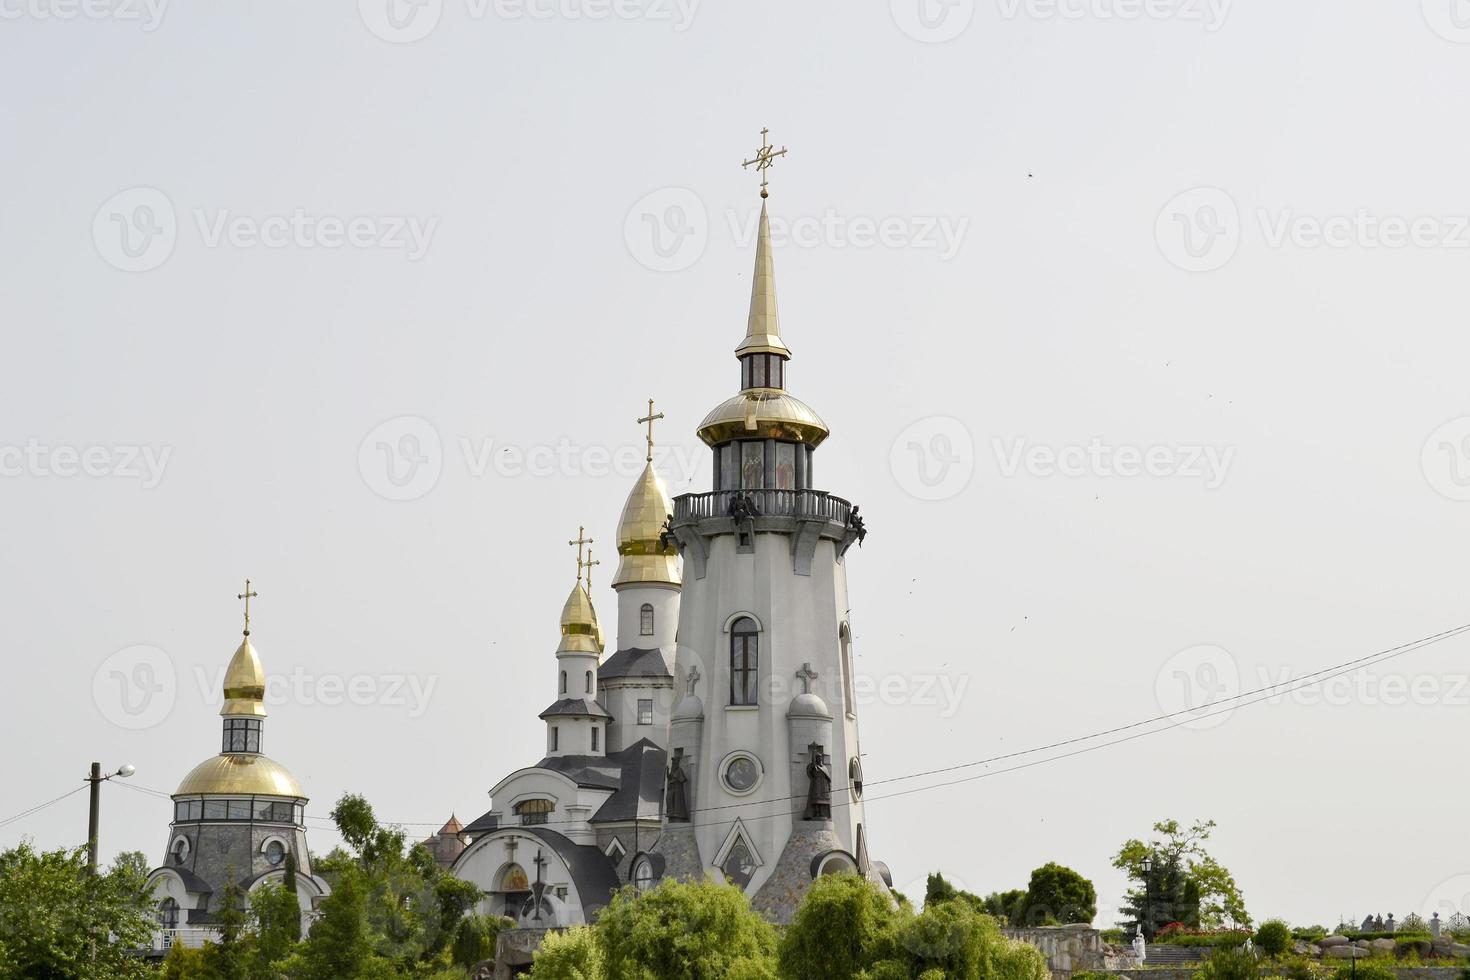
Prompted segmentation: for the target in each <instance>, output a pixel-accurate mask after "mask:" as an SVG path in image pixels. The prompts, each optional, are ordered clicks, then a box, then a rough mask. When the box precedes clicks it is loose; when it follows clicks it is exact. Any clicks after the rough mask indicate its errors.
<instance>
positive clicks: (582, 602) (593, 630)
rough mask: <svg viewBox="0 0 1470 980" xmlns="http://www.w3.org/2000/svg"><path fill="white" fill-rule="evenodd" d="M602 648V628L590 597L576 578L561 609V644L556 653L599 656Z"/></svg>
mask: <svg viewBox="0 0 1470 980" xmlns="http://www.w3.org/2000/svg"><path fill="white" fill-rule="evenodd" d="M602 647H603V643H602V627H601V626H599V625H598V623H597V611H596V610H594V609H593V608H592V596H590V595H589V594H588V593H587V589H586V587H585V586H584V585H583V584H582V580H581V578H578V579H577V584H576V585H574V586H572V594H571V595H569V596H567V601H566V603H565V605H563V606H562V607H561V643H560V645H558V646H557V648H556V652H557V653H592V654H600V653H602Z"/></svg>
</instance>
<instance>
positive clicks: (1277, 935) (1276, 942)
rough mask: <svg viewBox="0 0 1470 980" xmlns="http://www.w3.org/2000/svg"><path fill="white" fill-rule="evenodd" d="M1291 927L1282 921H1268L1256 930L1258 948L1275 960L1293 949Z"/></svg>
mask: <svg viewBox="0 0 1470 980" xmlns="http://www.w3.org/2000/svg"><path fill="white" fill-rule="evenodd" d="M1291 943H1292V938H1291V926H1289V925H1287V924H1286V923H1285V922H1282V921H1281V920H1280V919H1267V920H1266V921H1265V922H1262V923H1261V927H1260V928H1259V929H1257V930H1256V946H1257V947H1258V948H1259V949H1260V950H1261V952H1263V953H1265V954H1266V955H1267V956H1269V957H1271V959H1272V960H1275V959H1276V958H1277V957H1278V956H1280V955H1281V954H1282V953H1284V952H1286V951H1287V950H1288V949H1290V948H1291Z"/></svg>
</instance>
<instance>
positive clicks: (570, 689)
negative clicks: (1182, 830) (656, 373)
mask: <svg viewBox="0 0 1470 980" xmlns="http://www.w3.org/2000/svg"><path fill="white" fill-rule="evenodd" d="M762 136H763V137H764V136H765V134H764V133H763V134H762ZM762 142H763V145H762V147H761V149H760V151H759V152H758V154H757V156H756V158H755V159H754V160H751V161H747V166H748V165H750V164H755V165H756V167H757V170H759V171H765V170H767V169H769V167H770V165H771V163H772V162H773V160H774V158H775V157H778V156H781V155H782V154H784V153H785V148H784V147H783V148H782V149H781V150H779V151H777V150H773V148H772V147H771V146H770V144H769V142H767V141H766V140H765V139H764V138H763V141H762ZM761 176H762V183H761V198H762V204H761V213H760V222H759V226H758V237H757V242H756V254H755V274H754V276H753V279H752V284H751V297H750V310H749V315H748V318H747V321H746V329H745V335H744V337H743V339H741V340H740V342H739V344H738V346H737V347H736V348H735V358H736V361H737V363H738V365H739V388H738V391H737V393H736V394H734V395H733V396H731V397H729V398H727V399H725V400H724V401H721V402H720V403H719V404H718V405H716V406H715V407H714V408H713V409H712V410H711V411H710V412H709V414H708V415H706V416H705V418H704V420H703V421H702V422H700V424H699V427H698V430H697V431H698V435H699V437H700V439H701V440H702V441H703V442H704V443H705V444H706V445H707V446H708V447H709V448H710V451H711V453H712V454H713V464H714V465H713V486H712V487H711V488H710V490H709V491H708V492H704V493H690V494H684V495H681V496H680V497H678V498H677V499H674V500H670V499H669V496H668V493H667V491H666V490H665V489H664V486H663V483H662V482H661V480H660V479H659V476H658V474H657V473H656V472H655V470H654V467H653V435H652V426H653V422H654V420H656V419H660V418H662V417H663V416H662V414H661V413H660V414H655V413H654V412H653V403H652V402H651V401H650V403H649V412H648V415H647V416H646V417H644V418H641V419H639V420H638V421H639V423H640V424H642V423H646V424H647V425H648V426H649V432H648V437H647V439H648V447H649V449H648V456H647V459H648V462H647V466H646V467H645V468H644V470H643V473H642V475H641V476H640V477H639V478H638V481H637V482H636V484H635V485H634V486H633V488H632V491H631V492H630V494H629V496H628V499H627V503H626V504H625V506H624V507H623V511H622V516H621V518H620V520H619V522H618V528H617V552H618V567H617V573H616V575H615V576H614V577H613V580H612V587H613V589H614V591H615V592H616V594H617V603H618V607H617V627H616V630H615V631H614V632H613V636H614V643H615V645H614V648H613V650H612V651H611V653H610V654H609V653H608V650H607V643H606V640H605V636H604V633H603V630H602V627H601V625H600V623H599V621H598V617H597V612H596V610H595V609H594V608H593V604H592V591H591V573H592V569H593V566H594V565H596V564H597V562H594V561H593V560H592V558H591V551H590V547H589V546H590V543H591V539H589V538H588V537H587V535H586V532H585V529H583V530H582V531H581V532H579V534H578V536H577V538H576V539H575V540H573V541H570V542H568V543H569V544H570V545H573V546H575V547H576V548H577V576H576V581H575V583H574V584H573V586H572V589H571V592H570V594H569V595H568V596H567V599H566V602H565V604H564V605H563V606H562V612H561V620H560V624H559V637H558V642H557V645H556V648H555V652H554V655H553V656H552V657H550V658H548V660H547V663H546V667H547V671H546V676H547V681H548V684H547V694H548V701H549V703H548V704H547V706H546V707H545V708H544V709H543V710H542V711H541V713H540V718H541V720H542V721H543V722H544V723H545V729H546V743H545V744H546V749H545V755H544V756H543V757H542V758H541V759H540V760H538V761H536V762H535V763H533V764H531V765H528V766H526V767H524V768H520V769H516V770H514V771H512V772H510V773H508V774H507V775H505V776H504V777H503V778H502V779H500V781H499V782H497V783H496V784H495V785H494V786H492V787H490V791H489V792H490V797H491V802H492V806H491V808H490V810H489V811H488V812H486V813H484V814H483V815H482V816H480V817H478V818H477V819H475V820H473V821H471V822H470V823H469V824H468V825H467V826H464V827H463V829H462V830H461V831H460V838H461V840H463V841H464V842H465V845H466V846H465V847H464V850H463V851H462V852H461V853H460V854H459V856H458V857H457V858H456V859H455V860H454V863H453V865H452V869H453V873H454V874H455V875H457V876H458V877H460V878H463V879H465V880H467V881H472V882H474V883H475V884H477V885H479V887H480V889H481V891H482V893H483V894H484V895H485V898H484V900H483V902H482V903H481V907H480V910H481V911H482V912H488V913H493V914H498V915H506V916H510V917H511V918H513V919H515V920H516V921H517V922H518V924H519V925H520V926H521V927H523V928H525V929H533V930H534V929H545V928H559V927H565V926H570V925H576V924H579V923H584V922H589V921H592V920H593V919H594V918H595V917H596V914H597V912H598V910H599V909H601V908H602V907H604V906H605V905H606V904H607V903H608V902H609V901H610V900H611V898H612V896H613V894H614V893H615V892H616V891H617V890H618V889H620V888H622V887H624V886H625V885H629V884H631V885H633V886H635V887H636V888H638V889H647V888H650V887H653V886H654V885H656V884H657V883H658V882H659V881H661V880H663V879H666V878H676V879H699V878H704V877H706V876H708V875H715V876H717V877H719V878H720V879H721V880H725V881H729V882H731V883H733V884H735V885H737V886H738V887H740V888H741V889H742V890H744V891H745V893H746V894H747V895H748V896H749V897H750V899H751V902H752V904H753V906H754V907H755V908H756V909H757V910H758V911H761V912H763V913H764V914H766V915H767V916H768V917H770V918H771V919H773V920H775V921H777V922H786V921H789V920H790V918H791V916H792V914H793V913H794V911H795V909H796V906H797V905H798V904H799V903H800V901H801V898H802V896H803V895H804V894H805V891H806V888H807V887H808V886H809V885H810V883H811V882H812V880H813V879H814V878H816V877H817V876H819V875H823V874H831V873H836V872H844V871H845V872H855V873H858V874H861V875H864V876H866V877H867V878H869V879H870V880H872V881H874V882H875V883H877V884H878V885H879V887H880V888H885V889H886V888H890V887H891V886H892V881H891V877H890V875H889V873H888V869H887V868H886V867H885V866H884V865H883V864H882V863H881V862H877V861H873V860H872V859H871V858H870V857H869V854H868V842H867V835H866V830H865V827H864V817H863V799H862V786H863V768H862V762H861V756H862V750H861V746H860V741H859V736H858V721H857V709H856V704H855V699H854V696H853V689H854V684H853V659H852V630H851V627H850V624H849V622H848V610H849V602H848V597H847V559H848V557H849V555H850V553H851V549H852V546H853V545H854V544H856V543H858V542H860V541H861V540H862V537H863V536H864V535H865V534H866V529H865V528H864V526H863V521H862V518H861V517H859V515H858V508H857V507H856V506H854V505H853V504H851V503H849V502H848V501H847V500H844V499H843V498H841V497H839V496H837V495H836V494H833V493H830V492H828V491H826V490H821V489H818V488H817V487H818V484H817V482H816V479H815V460H816V453H817V450H818V448H819V447H820V446H821V445H822V444H823V442H824V441H825V440H826V439H827V437H828V435H829V431H830V430H829V429H828V428H827V425H826V423H825V422H823V421H822V419H821V417H820V416H819V415H818V414H817V413H816V412H815V411H814V410H813V409H812V408H811V407H809V406H808V405H807V404H805V403H804V402H802V401H801V400H799V399H798V398H796V397H795V396H794V395H792V394H791V393H790V392H789V391H788V389H787V367H788V363H789V361H790V360H791V356H792V355H791V350H790V348H789V347H788V346H787V345H786V342H785V340H784V338H783V336H782V333H781V326H780V321H779V317H778V315H777V308H776V281H775V269H774V264H773V261H772V255H771V232H770V222H769V219H768V217H767V207H766V205H767V201H766V199H767V198H768V197H769V193H768V182H767V180H766V179H765V178H766V175H765V174H764V173H762V175H761ZM584 549H585V550H584Z"/></svg>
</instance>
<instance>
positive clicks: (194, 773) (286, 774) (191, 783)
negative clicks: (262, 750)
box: [174, 752, 306, 799]
mask: <svg viewBox="0 0 1470 980" xmlns="http://www.w3.org/2000/svg"><path fill="white" fill-rule="evenodd" d="M195 793H210V794H214V793H232V794H251V793H258V794H261V795H263V796H294V797H298V798H300V799H306V794H305V793H303V792H301V784H300V783H298V782H297V781H296V777H295V776H293V775H291V771H290V770H289V769H287V768H286V767H285V766H283V765H281V764H280V763H279V762H275V761H273V760H271V759H267V758H266V757H265V756H263V755H257V754H255V753H253V752H243V753H231V752H227V753H224V754H221V755H217V756H214V757H212V758H209V759H205V760H204V761H203V762H201V763H199V765H197V766H195V767H194V768H193V769H192V770H191V771H190V772H189V775H187V776H185V777H184V781H183V782H181V783H179V788H178V789H176V790H174V795H175V796H189V795H192V794H195Z"/></svg>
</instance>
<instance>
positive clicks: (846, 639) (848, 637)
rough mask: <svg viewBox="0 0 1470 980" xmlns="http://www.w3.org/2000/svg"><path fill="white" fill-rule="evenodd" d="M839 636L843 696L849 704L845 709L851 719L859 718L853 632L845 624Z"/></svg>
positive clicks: (845, 705) (838, 632)
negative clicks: (853, 656) (855, 689)
mask: <svg viewBox="0 0 1470 980" xmlns="http://www.w3.org/2000/svg"><path fill="white" fill-rule="evenodd" d="M837 636H838V639H839V641H840V642H841V644H842V695H843V700H844V701H846V702H847V703H846V704H844V705H843V709H844V710H845V711H846V712H847V716H848V717H849V718H855V717H857V700H856V697H855V696H854V694H853V678H852V630H851V629H849V628H848V625H847V624H846V623H843V624H842V626H841V628H840V629H839V630H838V631H837Z"/></svg>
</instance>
